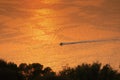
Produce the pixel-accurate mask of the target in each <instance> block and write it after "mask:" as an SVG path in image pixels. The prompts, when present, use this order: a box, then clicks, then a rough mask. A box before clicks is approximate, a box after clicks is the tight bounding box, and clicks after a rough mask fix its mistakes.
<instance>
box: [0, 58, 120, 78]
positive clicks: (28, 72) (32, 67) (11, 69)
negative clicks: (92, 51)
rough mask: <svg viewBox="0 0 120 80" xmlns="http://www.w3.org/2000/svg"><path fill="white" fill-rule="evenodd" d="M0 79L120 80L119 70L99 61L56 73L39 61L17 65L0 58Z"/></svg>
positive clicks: (67, 68)
mask: <svg viewBox="0 0 120 80" xmlns="http://www.w3.org/2000/svg"><path fill="white" fill-rule="evenodd" d="M0 80H120V72H119V71H117V70H114V69H113V68H112V67H111V66H110V65H109V64H106V65H102V64H101V63H99V62H95V63H93V64H85V63H84V64H81V65H78V66H76V67H73V68H72V67H65V68H63V70H61V71H59V72H58V74H57V73H56V72H54V71H53V70H52V69H51V68H50V67H44V66H43V65H42V64H40V63H32V64H26V63H21V64H20V65H19V66H17V64H15V63H13V62H6V61H5V60H2V59H0Z"/></svg>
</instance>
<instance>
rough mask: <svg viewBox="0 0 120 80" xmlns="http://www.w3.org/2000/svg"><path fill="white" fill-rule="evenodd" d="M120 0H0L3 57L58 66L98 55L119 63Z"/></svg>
mask: <svg viewBox="0 0 120 80" xmlns="http://www.w3.org/2000/svg"><path fill="white" fill-rule="evenodd" d="M119 3H120V0H34V1H33V0H22V1H21V0H0V58H2V59H5V60H7V61H13V62H16V63H17V64H20V63H22V62H26V63H32V62H39V63H41V64H43V65H45V66H50V67H52V68H53V69H54V70H59V69H61V67H62V66H64V65H66V64H69V65H70V66H75V65H77V64H81V63H82V62H87V63H91V62H93V61H100V62H102V63H110V64H112V66H114V67H118V65H120V42H119V41H110V42H102V43H87V44H76V45H69V46H63V47H61V46H59V43H60V42H65V41H66V42H70V41H81V40H99V39H100V40H101V39H120V26H119V25H120V5H119Z"/></svg>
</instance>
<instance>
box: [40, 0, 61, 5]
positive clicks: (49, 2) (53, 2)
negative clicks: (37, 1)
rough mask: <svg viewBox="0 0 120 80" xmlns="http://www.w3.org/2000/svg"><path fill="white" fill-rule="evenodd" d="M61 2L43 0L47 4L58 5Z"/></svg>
mask: <svg viewBox="0 0 120 80" xmlns="http://www.w3.org/2000/svg"><path fill="white" fill-rule="evenodd" d="M58 1H59V0H43V1H42V2H43V3H45V4H55V3H58Z"/></svg>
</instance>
